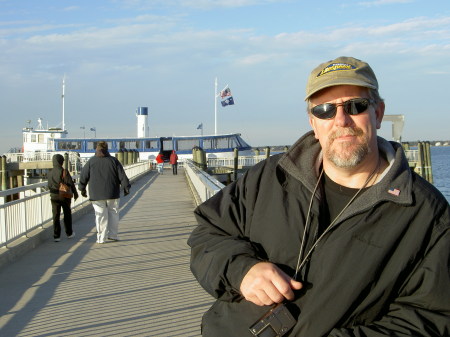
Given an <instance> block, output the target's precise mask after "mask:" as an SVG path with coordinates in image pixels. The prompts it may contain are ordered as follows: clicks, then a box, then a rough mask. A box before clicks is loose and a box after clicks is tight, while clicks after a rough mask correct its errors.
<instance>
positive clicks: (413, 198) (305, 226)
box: [188, 57, 450, 337]
mask: <svg viewBox="0 0 450 337" xmlns="http://www.w3.org/2000/svg"><path fill="white" fill-rule="evenodd" d="M306 91H307V96H306V99H305V100H306V101H307V105H308V114H309V121H310V124H311V126H312V129H313V131H311V132H308V133H307V134H306V135H304V136H303V137H301V138H300V139H299V140H298V141H297V142H296V143H295V144H294V145H293V146H292V147H291V148H290V149H289V151H287V152H286V153H284V154H281V155H275V156H272V157H270V158H269V159H267V160H266V161H264V162H262V163H260V164H258V165H255V166H254V167H252V168H251V169H250V170H249V171H248V172H247V173H246V174H245V175H244V176H243V177H242V178H241V179H240V180H238V181H237V182H235V183H232V184H231V185H229V186H227V187H226V188H224V189H223V190H222V191H221V192H219V193H218V194H217V195H215V196H214V197H212V198H210V199H209V200H207V201H206V202H205V203H203V204H202V205H200V206H199V207H198V208H197V209H196V210H195V215H196V218H197V221H198V223H199V225H198V226H197V227H196V229H194V231H193V232H192V234H191V236H190V238H189V241H188V243H189V245H190V246H191V247H192V256H191V270H192V272H193V273H194V275H195V276H196V278H197V280H198V281H199V283H200V284H201V285H202V286H203V287H204V288H205V290H206V291H208V292H209V293H210V294H211V295H212V296H214V297H215V298H216V299H217V301H216V302H215V303H214V305H213V306H212V307H211V309H210V310H209V311H208V312H207V313H206V314H205V315H204V317H203V321H202V334H203V335H204V336H214V337H218V336H223V337H230V336H239V337H245V336H297V337H322V336H334V337H338V336H339V337H344V336H345V337H350V336H360V337H362V336H369V337H375V336H405V337H406V336H450V301H449V299H450V275H449V270H450V269H449V246H450V230H449V228H450V207H449V204H448V202H447V200H446V199H445V198H444V197H443V196H442V194H441V193H440V192H439V191H438V190H437V189H436V188H435V187H433V186H432V185H431V184H430V183H428V182H427V181H425V180H424V179H422V178H421V177H420V176H418V175H417V174H416V173H415V172H413V171H412V170H411V169H410V168H409V165H408V161H407V159H406V157H405V154H404V152H403V149H402V147H401V145H400V144H398V143H395V142H388V141H386V140H384V139H383V138H380V137H377V129H378V128H380V124H381V121H382V118H383V114H384V107H385V105H384V101H383V100H382V99H381V98H380V96H379V94H378V82H377V79H376V77H375V74H374V73H373V71H372V69H371V68H370V66H369V65H368V64H367V63H365V62H362V61H360V60H357V59H354V58H349V57H340V58H338V59H336V60H332V61H329V62H326V63H323V64H321V65H319V66H318V67H317V68H316V69H314V70H313V71H312V73H311V75H310V77H309V80H308V84H307V90H306ZM277 303H284V305H282V306H279V307H276V308H274V311H273V312H272V314H269V315H267V313H268V311H269V310H270V309H271V308H272V306H274V305H275V304H277ZM285 309H287V310H285ZM265 315H266V316H265ZM264 316H265V318H264V319H261V318H262V317H264Z"/></svg>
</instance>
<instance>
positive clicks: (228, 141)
mask: <svg viewBox="0 0 450 337" xmlns="http://www.w3.org/2000/svg"><path fill="white" fill-rule="evenodd" d="M238 146H239V144H238V143H237V142H236V139H235V138H234V137H217V138H212V139H204V140H203V149H205V150H209V149H226V148H230V149H233V148H235V147H238Z"/></svg>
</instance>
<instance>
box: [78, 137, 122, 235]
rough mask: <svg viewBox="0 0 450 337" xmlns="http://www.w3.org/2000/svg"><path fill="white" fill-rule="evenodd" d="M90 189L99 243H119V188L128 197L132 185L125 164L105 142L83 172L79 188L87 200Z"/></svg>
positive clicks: (98, 147) (101, 143)
mask: <svg viewBox="0 0 450 337" xmlns="http://www.w3.org/2000/svg"><path fill="white" fill-rule="evenodd" d="M88 185H89V186H88ZM87 186H88V187H89V200H91V202H92V206H93V207H94V210H95V223H96V226H97V243H105V242H106V240H107V239H109V240H113V241H117V240H119V236H118V233H119V198H120V188H121V187H122V188H123V191H124V196H126V195H127V194H128V193H130V187H131V185H130V182H129V180H128V177H127V175H126V174H125V171H124V169H123V166H122V164H121V163H120V162H119V160H118V159H117V158H115V157H112V156H111V155H110V154H109V152H108V144H107V143H106V142H104V141H101V142H98V144H97V147H96V152H95V156H94V157H92V158H91V159H89V160H88V162H87V163H86V164H85V165H84V166H83V169H82V170H81V174H80V182H79V185H78V188H79V190H80V193H81V195H82V196H84V197H87V193H86V187H87Z"/></svg>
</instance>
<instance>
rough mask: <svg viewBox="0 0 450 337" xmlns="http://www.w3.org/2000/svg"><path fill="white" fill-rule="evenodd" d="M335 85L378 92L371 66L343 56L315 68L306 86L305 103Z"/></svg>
mask: <svg viewBox="0 0 450 337" xmlns="http://www.w3.org/2000/svg"><path fill="white" fill-rule="evenodd" d="M335 85H356V86H359V87H367V88H371V89H377V90H378V81H377V78H376V76H375V73H374V72H373V70H372V68H371V67H370V66H369V64H367V63H366V62H364V61H361V60H358V59H355V58H353V57H347V56H341V57H338V58H337V59H334V60H331V61H328V62H324V63H322V64H320V65H319V66H317V67H316V68H314V70H313V71H312V72H311V74H310V75H309V78H308V83H307V84H306V97H305V101H306V100H307V99H308V98H310V97H311V96H312V95H314V94H315V93H316V92H318V91H320V90H322V89H325V88H328V87H333V86H335Z"/></svg>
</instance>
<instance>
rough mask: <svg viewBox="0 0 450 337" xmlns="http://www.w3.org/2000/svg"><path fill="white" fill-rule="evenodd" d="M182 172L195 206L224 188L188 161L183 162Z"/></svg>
mask: <svg viewBox="0 0 450 337" xmlns="http://www.w3.org/2000/svg"><path fill="white" fill-rule="evenodd" d="M184 171H185V173H186V176H187V178H188V181H189V184H190V187H191V189H192V190H193V192H194V198H195V201H196V203H197V205H198V204H200V203H202V202H203V201H205V200H207V199H209V198H210V197H212V196H213V195H214V194H216V193H217V192H219V191H220V190H221V189H222V188H224V187H225V185H224V184H222V183H221V182H219V181H218V180H217V179H214V178H213V177H211V176H210V175H209V174H208V173H206V172H204V171H203V170H201V169H200V168H198V167H197V166H196V165H195V164H194V162H193V161H192V160H190V159H186V160H185V161H184Z"/></svg>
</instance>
